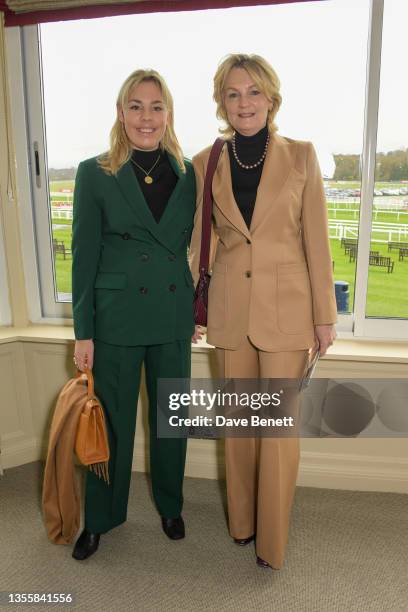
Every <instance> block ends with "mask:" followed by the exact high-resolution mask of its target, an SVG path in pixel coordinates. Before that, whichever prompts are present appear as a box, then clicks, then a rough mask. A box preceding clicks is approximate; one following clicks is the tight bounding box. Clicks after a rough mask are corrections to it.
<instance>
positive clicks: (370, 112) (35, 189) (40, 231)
mask: <svg viewBox="0 0 408 612" xmlns="http://www.w3.org/2000/svg"><path fill="white" fill-rule="evenodd" d="M383 11H384V0H371V6H370V16H369V23H368V29H369V31H368V53H367V72H366V94H365V98H366V103H365V117H364V139H363V152H362V182H361V203H360V207H361V208H360V222H359V248H358V254H357V264H356V282H355V300H354V312H353V313H352V314H349V315H345V314H339V316H338V323H337V331H338V332H339V335H340V336H342V337H348V338H350V337H355V338H372V339H378V338H387V339H388V340H406V339H408V319H386V318H375V317H369V318H368V317H366V315H365V311H366V299H367V282H368V257H369V248H370V237H371V216H372V204H373V193H374V181H375V162H376V141H377V120H378V104H379V91H380V63H381V41H382V26H383ZM39 36H40V33H39V28H38V27H37V26H25V27H24V28H8V29H7V39H6V42H7V47H8V50H9V57H10V61H9V74H10V75H11V74H12V75H13V78H12V79H10V88H11V96H12V108H13V129H14V134H15V136H16V155H17V160H18V164H17V184H18V186H19V202H21V203H23V206H22V242H23V245H22V246H23V255H24V262H25V267H26V270H25V271H26V279H27V291H28V297H29V300H28V302H29V307H30V318H31V320H33V321H37V322H54V323H57V322H62V321H64V323H65V324H70V323H71V322H72V308H71V304H69V303H56V302H55V296H54V284H53V273H54V271H53V261H52V258H51V257H50V249H51V250H52V245H51V244H50V240H51V239H52V236H51V233H50V224H49V206H48V196H49V194H48V181H47V180H46V178H47V174H46V143H45V138H44V135H45V131H44V130H45V122H44V116H43V106H42V68H41V53H40V40H39ZM16 75H18V77H16ZM27 91H29V93H30V95H29V100H30V104H27V103H26V100H27V98H26V92H27ZM34 142H35V143H37V150H38V155H39V163H40V168H41V184H39V185H38V184H37V182H36V177H35V173H34V169H35V159H34ZM31 203H32V205H31ZM40 245H41V246H40ZM44 245H45V246H44Z"/></svg>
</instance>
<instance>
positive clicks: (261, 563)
mask: <svg viewBox="0 0 408 612" xmlns="http://www.w3.org/2000/svg"><path fill="white" fill-rule="evenodd" d="M256 564H257V566H258V567H263V568H264V569H275V568H274V567H272V565H270V564H269V563H268V562H267V561H264V560H263V559H261V557H257V558H256Z"/></svg>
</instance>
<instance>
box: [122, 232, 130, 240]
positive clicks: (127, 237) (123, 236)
mask: <svg viewBox="0 0 408 612" xmlns="http://www.w3.org/2000/svg"><path fill="white" fill-rule="evenodd" d="M122 238H123V240H129V238H130V234H128V232H125V233H124V234H122Z"/></svg>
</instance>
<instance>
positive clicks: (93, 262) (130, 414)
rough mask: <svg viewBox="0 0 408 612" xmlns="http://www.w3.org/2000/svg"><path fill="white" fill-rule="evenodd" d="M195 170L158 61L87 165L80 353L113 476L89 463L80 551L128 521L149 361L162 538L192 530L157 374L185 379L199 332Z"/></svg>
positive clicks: (80, 231) (180, 456)
mask: <svg viewBox="0 0 408 612" xmlns="http://www.w3.org/2000/svg"><path fill="white" fill-rule="evenodd" d="M194 209H195V179H194V173H193V169H192V166H191V164H190V163H189V162H188V161H186V160H185V159H184V158H183V154H182V151H181V148H180V145H179V143H178V141H177V137H176V135H175V132H174V114H173V101H172V97H171V94H170V92H169V90H168V88H167V86H166V83H165V82H164V80H163V78H162V77H161V76H160V75H159V74H158V73H157V72H156V71H154V70H137V71H135V72H133V73H132V74H131V75H130V76H129V77H128V78H127V79H126V81H125V82H124V84H123V85H122V87H121V90H120V92H119V96H118V100H117V118H116V121H115V124H114V126H113V128H112V131H111V145H110V149H109V151H108V152H107V153H104V154H103V155H101V156H99V157H97V158H92V159H88V160H86V161H83V162H81V163H80V165H79V167H78V172H77V176H76V181H75V193H74V219H73V240H72V253H73V264H72V305H73V316H74V329H75V338H76V342H75V353H74V354H75V357H74V361H75V363H76V365H77V367H78V369H79V370H84V369H85V368H86V367H88V368H91V369H93V374H94V379H95V390H96V394H97V395H98V397H99V398H100V399H101V401H102V403H103V405H104V408H105V413H106V420H107V424H108V434H109V444H110V454H111V456H110V460H109V478H110V484H106V483H105V481H104V480H102V479H99V478H98V476H96V475H95V474H94V473H92V472H88V474H87V481H86V494H85V529H84V531H83V532H82V533H81V535H80V537H79V539H78V540H77V542H76V545H75V548H74V552H73V557H74V558H75V559H79V560H82V559H86V558H87V557H89V556H90V555H91V554H93V553H94V552H95V551H96V549H97V548H98V545H99V540H100V534H102V533H105V532H107V531H108V530H110V529H112V528H113V527H115V526H117V525H119V524H121V523H123V522H124V521H125V520H126V515H127V502H128V495H129V485H130V477H131V468H132V457H133V443H134V433H135V424H136V407H137V399H138V395H139V386H140V376H141V369H142V365H143V364H144V367H145V374H146V384H147V391H148V395H149V425H150V470H151V480H152V489H153V498H154V501H155V504H156V507H157V510H158V512H159V514H160V515H161V518H162V527H163V530H164V532H165V533H166V535H167V536H168V537H169V538H171V539H173V540H177V539H181V538H183V537H184V523H183V519H182V517H181V509H182V503H183V496H182V484H183V475H184V464H185V455H186V440H185V439H166V438H158V437H157V434H156V429H157V414H156V406H157V389H156V386H157V379H158V378H188V377H189V376H190V364H191V337H192V334H193V331H194V323H193V314H192V303H193V293H194V289H193V282H192V277H191V274H190V270H189V267H188V263H187V247H188V244H189V241H190V236H191V230H192V224H193V215H194Z"/></svg>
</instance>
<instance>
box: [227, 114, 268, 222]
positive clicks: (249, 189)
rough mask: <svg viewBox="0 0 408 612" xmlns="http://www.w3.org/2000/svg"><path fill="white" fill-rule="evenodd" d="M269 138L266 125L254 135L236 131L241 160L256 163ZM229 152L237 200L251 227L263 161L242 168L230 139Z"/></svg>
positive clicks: (245, 162)
mask: <svg viewBox="0 0 408 612" xmlns="http://www.w3.org/2000/svg"><path fill="white" fill-rule="evenodd" d="M267 138H268V128H267V127H266V126H265V127H263V128H262V130H259V132H257V133H256V134H254V136H243V135H242V134H239V132H236V133H235V149H236V152H237V155H238V158H239V160H240V161H241V162H242V163H243V164H254V163H256V162H257V161H258V160H259V159H261V157H262V154H263V152H264V150H265V145H266V139H267ZM228 153H229V157H230V166H231V178H232V190H233V192H234V197H235V201H236V202H237V204H238V207H239V210H240V211H241V215H242V216H243V218H244V220H245V223H246V224H247V226H248V228H249V227H250V225H251V219H252V215H253V212H254V207H255V199H256V192H257V190H258V185H259V181H260V180H261V174H262V168H263V162H262V164H260V165H259V166H257V167H256V168H252V169H251V170H247V169H246V168H241V166H240V165H239V164H238V162H237V161H236V159H235V157H234V153H233V151H232V144H231V142H230V141H228Z"/></svg>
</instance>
